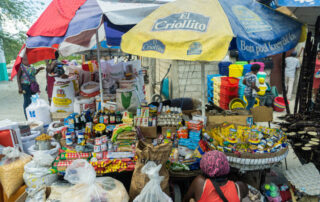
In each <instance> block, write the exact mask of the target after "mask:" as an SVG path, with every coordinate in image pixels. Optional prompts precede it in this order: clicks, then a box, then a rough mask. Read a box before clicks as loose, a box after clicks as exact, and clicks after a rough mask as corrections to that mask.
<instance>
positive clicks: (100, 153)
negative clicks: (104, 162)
mask: <svg viewBox="0 0 320 202" xmlns="http://www.w3.org/2000/svg"><path fill="white" fill-rule="evenodd" d="M96 158H97V159H98V160H100V159H102V158H103V152H96Z"/></svg>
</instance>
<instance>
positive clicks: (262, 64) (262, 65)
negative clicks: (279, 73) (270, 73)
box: [250, 62, 265, 72]
mask: <svg viewBox="0 0 320 202" xmlns="http://www.w3.org/2000/svg"><path fill="white" fill-rule="evenodd" d="M250 64H251V65H253V64H258V65H260V69H259V72H263V71H264V67H265V64H264V63H263V62H251V63H250Z"/></svg>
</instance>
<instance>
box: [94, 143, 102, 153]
mask: <svg viewBox="0 0 320 202" xmlns="http://www.w3.org/2000/svg"><path fill="white" fill-rule="evenodd" d="M93 151H94V152H96V153H97V152H101V147H100V145H94V146H93Z"/></svg>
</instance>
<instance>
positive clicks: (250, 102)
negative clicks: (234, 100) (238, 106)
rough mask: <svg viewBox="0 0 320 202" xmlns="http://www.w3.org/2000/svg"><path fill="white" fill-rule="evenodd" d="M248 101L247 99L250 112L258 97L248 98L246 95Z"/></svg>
mask: <svg viewBox="0 0 320 202" xmlns="http://www.w3.org/2000/svg"><path fill="white" fill-rule="evenodd" d="M246 99H247V102H248V105H247V108H246V109H247V110H248V111H250V109H251V108H252V107H253V106H254V104H255V102H256V97H255V96H252V95H251V96H248V95H246Z"/></svg>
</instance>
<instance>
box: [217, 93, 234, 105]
mask: <svg viewBox="0 0 320 202" xmlns="http://www.w3.org/2000/svg"><path fill="white" fill-rule="evenodd" d="M234 98H238V93H237V94H236V95H225V94H220V103H225V104H228V105H229V102H230V101H231V100H233V99H234Z"/></svg>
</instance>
